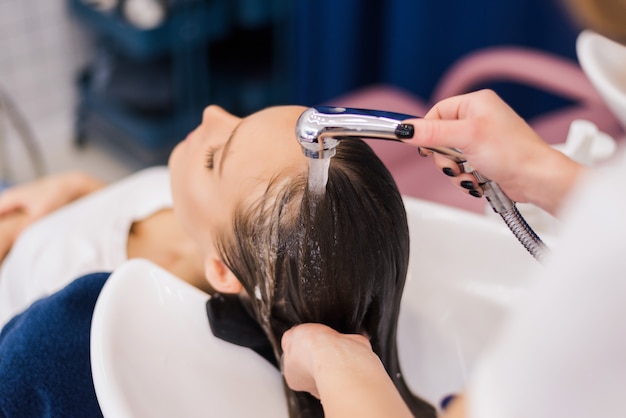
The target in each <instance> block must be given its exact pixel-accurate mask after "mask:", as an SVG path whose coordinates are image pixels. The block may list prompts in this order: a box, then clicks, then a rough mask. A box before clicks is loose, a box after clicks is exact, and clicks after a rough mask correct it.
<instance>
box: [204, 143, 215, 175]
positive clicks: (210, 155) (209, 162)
mask: <svg viewBox="0 0 626 418" xmlns="http://www.w3.org/2000/svg"><path fill="white" fill-rule="evenodd" d="M215 151H217V148H214V147H211V148H209V149H208V150H207V152H206V160H205V161H206V164H205V167H206V168H208V169H209V170H213V160H214V157H215Z"/></svg>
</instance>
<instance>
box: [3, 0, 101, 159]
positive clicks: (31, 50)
mask: <svg viewBox="0 0 626 418" xmlns="http://www.w3.org/2000/svg"><path fill="white" fill-rule="evenodd" d="M89 42H90V38H89V36H88V34H87V33H86V32H85V31H84V30H83V29H82V28H81V27H79V26H78V25H77V23H76V22H74V21H73V20H72V18H71V16H70V15H69V13H68V11H67V7H66V1H65V0H0V86H1V87H3V88H4V90H5V91H7V92H8V93H9V94H10V96H11V97H12V99H13V101H14V102H16V104H17V105H18V107H19V108H20V109H21V111H22V113H23V114H24V116H25V117H26V119H27V121H28V122H29V124H30V125H31V127H32V128H33V130H34V133H35V135H36V137H37V138H38V140H39V141H40V143H41V146H42V148H43V149H44V150H45V153H46V159H47V160H54V158H55V157H54V153H55V151H57V150H61V149H64V148H67V147H68V146H69V145H68V144H70V143H71V141H72V135H73V119H74V109H75V101H76V94H75V88H74V79H75V77H76V73H77V71H78V69H79V68H80V67H82V66H83V64H84V63H85V62H87V60H88V59H89V56H88V54H89V52H88V51H89V48H88V46H89ZM5 125H6V124H5ZM5 131H6V129H5ZM6 133H7V134H8V144H9V150H8V151H7V150H4V151H1V150H0V152H3V153H4V154H8V153H13V154H14V155H12V158H15V155H19V154H20V152H21V146H20V145H19V144H17V135H15V133H14V132H13V131H12V130H8V132H6ZM1 162H2V160H0V163H1Z"/></svg>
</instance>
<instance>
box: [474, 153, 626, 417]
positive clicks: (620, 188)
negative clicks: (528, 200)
mask: <svg viewBox="0 0 626 418" xmlns="http://www.w3.org/2000/svg"><path fill="white" fill-rule="evenodd" d="M625 182H626V161H624V162H622V164H621V165H619V166H617V167H614V168H612V169H609V170H605V169H602V170H600V172H597V173H594V174H593V175H592V176H590V177H589V178H587V179H585V180H584V181H583V182H582V183H581V184H580V185H579V186H578V188H577V190H576V192H575V193H574V195H573V196H572V198H571V199H570V201H569V204H568V210H567V211H566V213H564V216H563V217H562V219H563V226H564V228H563V230H562V233H561V237H560V239H559V242H558V250H557V251H554V253H553V255H551V256H550V257H549V258H548V259H547V260H546V261H547V263H546V265H545V269H543V270H542V273H541V274H540V276H539V277H538V280H536V281H535V282H534V283H533V287H532V289H531V292H530V293H529V298H528V299H527V300H525V301H524V302H523V304H522V305H521V306H520V307H519V308H518V309H516V310H515V311H514V312H513V313H512V314H511V318H510V319H509V321H508V322H507V323H506V324H505V326H504V327H503V329H502V331H501V333H500V334H499V336H498V337H497V338H496V340H495V341H494V343H493V344H492V345H491V346H490V349H489V350H488V351H487V352H486V353H485V355H484V357H483V359H482V361H480V362H479V363H478V365H477V367H476V369H475V370H476V373H475V375H474V376H473V379H472V380H471V381H470V384H469V385H468V391H467V393H468V397H467V402H468V415H469V416H470V417H472V418H517V417H520V418H521V417H524V418H528V417H533V418H544V417H545V418H548V417H550V418H554V417H568V418H579V417H580V418H583V417H584V418H588V417H624V416H626V402H624V391H626V188H625Z"/></svg>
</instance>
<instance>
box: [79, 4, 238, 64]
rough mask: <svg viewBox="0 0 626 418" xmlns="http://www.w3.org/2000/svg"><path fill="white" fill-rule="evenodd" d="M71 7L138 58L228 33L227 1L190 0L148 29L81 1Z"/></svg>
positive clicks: (91, 24) (94, 28)
mask: <svg viewBox="0 0 626 418" xmlns="http://www.w3.org/2000/svg"><path fill="white" fill-rule="evenodd" d="M69 5H70V10H71V11H72V13H74V14H75V16H76V17H77V18H78V19H79V20H81V21H82V22H83V23H84V24H86V25H88V26H90V27H91V28H92V29H93V30H95V31H96V32H97V33H99V34H100V36H104V37H107V38H108V39H109V40H110V41H112V42H114V43H116V44H118V45H120V46H121V48H123V49H124V50H125V51H126V52H127V53H129V54H130V55H133V56H137V57H150V56H154V55H157V54H161V53H164V52H167V51H171V50H175V49H177V48H179V47H181V46H184V45H190V44H198V43H202V42H206V41H208V40H211V39H217V38H219V37H221V36H223V35H224V34H225V33H226V32H227V30H228V19H226V16H227V5H226V0H211V1H194V2H189V1H187V2H186V3H185V5H184V6H180V7H173V8H172V11H171V15H170V17H169V18H168V19H167V21H166V22H165V23H164V24H163V25H161V26H159V27H157V28H154V29H149V30H143V29H139V28H137V27H135V26H132V25H130V24H129V23H127V22H126V21H124V20H123V19H122V18H121V17H119V16H118V15H116V14H114V13H110V14H108V13H103V12H100V11H98V10H96V9H94V8H93V7H91V6H88V5H87V4H85V3H84V2H82V1H81V0H69Z"/></svg>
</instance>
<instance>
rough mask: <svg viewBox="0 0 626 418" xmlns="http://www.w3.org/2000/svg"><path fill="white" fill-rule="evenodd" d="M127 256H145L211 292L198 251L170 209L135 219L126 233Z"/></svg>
mask: <svg viewBox="0 0 626 418" xmlns="http://www.w3.org/2000/svg"><path fill="white" fill-rule="evenodd" d="M126 253H127V256H128V258H129V259H130V258H145V259H148V260H150V261H152V262H153V263H155V264H157V265H159V266H161V267H162V268H164V269H165V270H167V271H169V272H170V273H172V274H174V275H175V276H177V277H179V278H181V279H182V280H184V281H186V282H187V283H189V284H191V285H193V286H195V287H198V288H200V289H202V290H204V291H206V292H209V293H211V288H210V286H209V284H208V282H207V280H206V278H205V276H204V268H203V263H202V257H201V255H200V251H199V249H198V246H197V245H196V244H195V242H194V241H193V240H192V239H191V238H190V237H189V236H188V235H187V234H186V233H185V232H184V231H183V229H182V228H181V226H180V224H179V223H178V221H177V220H176V217H175V216H174V212H173V211H172V209H163V210H160V211H158V212H155V213H153V214H152V215H150V216H148V217H147V218H144V219H142V220H140V221H137V222H134V223H133V225H132V226H131V229H130V231H129V234H128V241H127V247H126Z"/></svg>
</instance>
